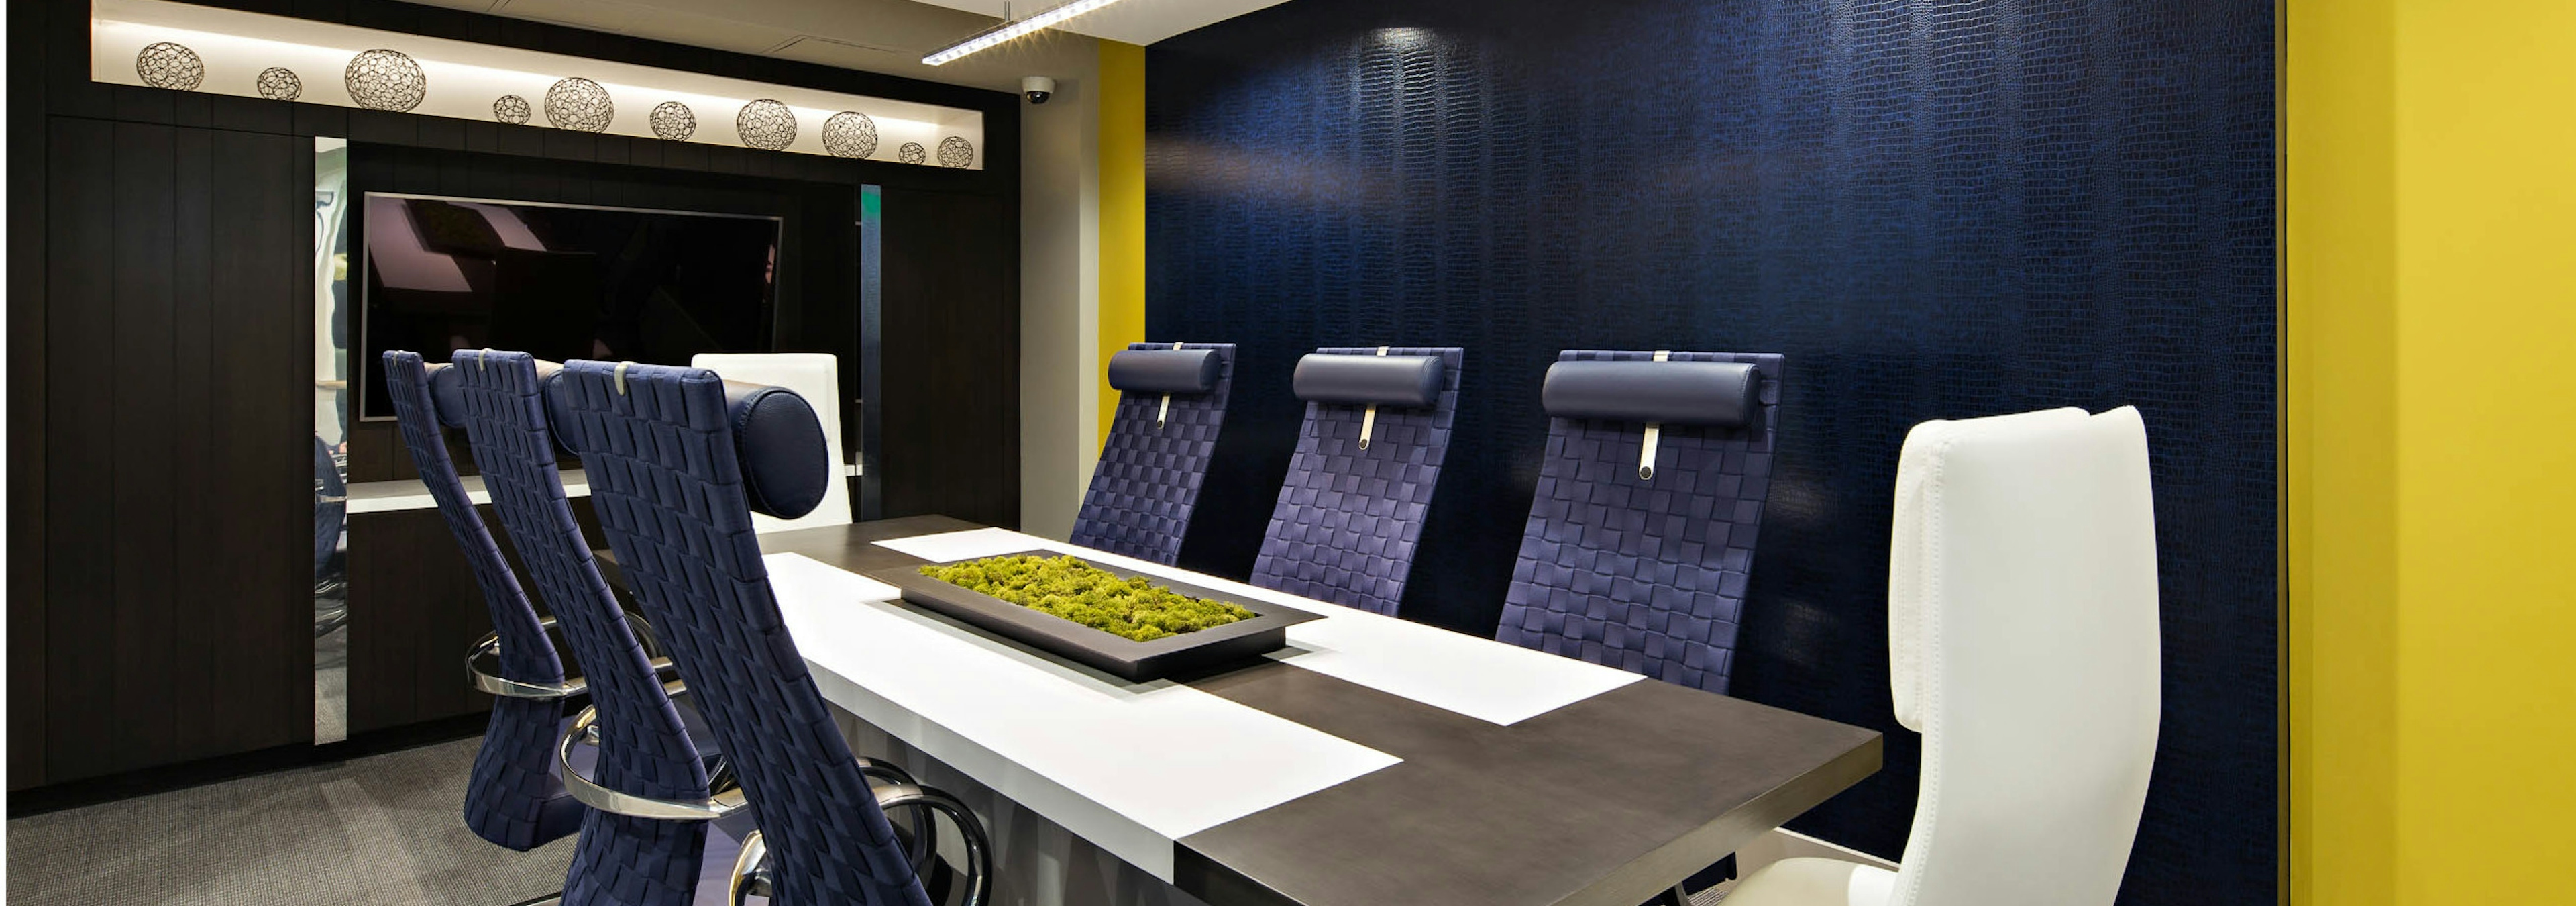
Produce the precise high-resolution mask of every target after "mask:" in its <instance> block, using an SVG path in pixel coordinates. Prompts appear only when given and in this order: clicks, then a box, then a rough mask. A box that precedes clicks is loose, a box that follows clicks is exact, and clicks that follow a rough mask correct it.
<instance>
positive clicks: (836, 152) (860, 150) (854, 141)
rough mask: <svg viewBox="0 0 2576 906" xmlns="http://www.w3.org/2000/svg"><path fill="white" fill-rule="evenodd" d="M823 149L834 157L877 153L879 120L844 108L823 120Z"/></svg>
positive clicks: (867, 155) (868, 155) (863, 155)
mask: <svg viewBox="0 0 2576 906" xmlns="http://www.w3.org/2000/svg"><path fill="white" fill-rule="evenodd" d="M823 150H825V151H830V152H832V156H833V157H870V156H873V155H875V154H876V153H877V121H876V120H873V119H870V118H868V115H867V114H864V113H860V112H857V111H854V110H843V111H841V112H839V113H835V114H832V118H831V119H828V120H824V121H823Z"/></svg>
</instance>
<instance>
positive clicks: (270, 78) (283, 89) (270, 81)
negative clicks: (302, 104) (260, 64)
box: [256, 66, 304, 101]
mask: <svg viewBox="0 0 2576 906" xmlns="http://www.w3.org/2000/svg"><path fill="white" fill-rule="evenodd" d="M256 85H257V87H258V88H259V96H260V97H264V98H267V99H269V100H272V101H292V100H295V99H296V98H297V97H300V96H302V95H303V94H304V80H303V79H300V78H297V77H296V76H295V70H292V69H288V68H286V67H284V66H271V67H269V68H267V69H262V70H260V71H259V80H258V82H257V83H256Z"/></svg>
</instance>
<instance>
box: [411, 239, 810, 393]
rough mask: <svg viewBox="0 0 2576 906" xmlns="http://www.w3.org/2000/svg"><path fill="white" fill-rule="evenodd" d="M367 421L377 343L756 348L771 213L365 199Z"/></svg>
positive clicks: (610, 351) (626, 356) (683, 352)
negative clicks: (767, 215) (768, 214)
mask: <svg viewBox="0 0 2576 906" xmlns="http://www.w3.org/2000/svg"><path fill="white" fill-rule="evenodd" d="M364 216H365V220H364V226H363V230H364V233H363V241H364V242H365V244H366V264H365V268H366V284H365V287H366V288H365V293H366V295H365V297H364V298H365V306H366V318H365V321H364V322H363V324H364V328H363V329H364V334H365V345H364V347H363V348H362V349H361V350H360V352H361V354H362V355H363V356H364V365H363V367H364V368H365V369H366V374H367V376H368V379H367V380H366V381H365V382H364V384H363V386H362V387H361V391H360V397H361V399H362V401H363V402H362V406H363V412H364V414H365V416H366V417H369V418H381V417H390V416H391V415H393V406H392V404H391V403H390V402H389V401H387V400H386V399H385V398H384V395H383V394H381V393H372V392H367V388H372V387H374V386H376V379H377V378H379V377H381V376H382V375H383V373H384V353H385V350H388V349H410V350H417V351H419V352H420V353H421V354H422V356H423V357H425V358H427V359H429V360H430V361H432V362H444V361H447V359H448V353H449V352H451V351H453V350H457V349H482V348H486V347H489V348H493V349H515V350H523V351H526V352H529V353H532V354H534V355H535V356H536V357H538V358H541V359H548V360H552V361H557V362H561V361H566V360H570V359H610V360H619V361H636V362H649V363H654V364H687V363H688V361H689V358H690V357H691V356H694V355H696V354H698V353H701V352H767V351H769V350H770V348H771V341H770V337H771V334H772V330H773V325H774V323H775V322H774V317H773V308H774V306H775V303H776V299H777V283H778V224H779V222H778V220H777V219H776V218H770V217H744V216H735V215H717V214H692V213H685V212H679V211H640V210H631V209H622V208H592V207H574V206H564V205H544V204H531V203H521V202H505V201H482V200H475V199H462V198H436V197H425V196H414V195H393V194H384V193H368V194H367V196H366V204H365V208H364Z"/></svg>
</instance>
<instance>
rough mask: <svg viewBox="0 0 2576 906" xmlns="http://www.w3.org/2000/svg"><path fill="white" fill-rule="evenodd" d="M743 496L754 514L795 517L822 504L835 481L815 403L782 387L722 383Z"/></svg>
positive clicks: (829, 453) (783, 517) (726, 416)
mask: <svg viewBox="0 0 2576 906" xmlns="http://www.w3.org/2000/svg"><path fill="white" fill-rule="evenodd" d="M724 386H725V418H726V419H727V420H728V421H730V422H732V424H733V442H734V455H735V458H736V459H738V460H740V461H741V464H742V487H743V495H744V496H745V497H748V498H750V502H751V509H752V511H753V512H757V513H766V514H769V515H771V516H776V517H778V518H780V519H794V518H796V517H799V516H803V515H805V514H807V513H811V512H813V511H814V508H815V507H817V506H820V505H822V503H823V490H824V489H825V488H827V487H829V486H830V482H831V481H833V480H834V477H833V475H832V472H833V469H832V452H831V446H830V445H829V444H827V443H825V442H824V439H823V420H822V419H821V418H819V417H817V416H816V415H815V414H814V407H813V406H812V405H811V404H808V403H807V402H805V398H804V397H802V396H798V395H797V394H796V391H793V390H789V389H787V388H785V387H771V386H768V385H765V384H746V383H741V382H737V381H726V382H725V385H724Z"/></svg>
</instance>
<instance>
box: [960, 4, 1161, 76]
mask: <svg viewBox="0 0 2576 906" xmlns="http://www.w3.org/2000/svg"><path fill="white" fill-rule="evenodd" d="M1116 2H1118V0H1067V2H1065V3H1060V4H1057V5H1055V6H1052V7H1048V8H1047V9H1045V10H1043V11H1040V12H1039V13H1038V14H1036V15H1033V16H1030V17H1028V18H1026V19H1020V20H1017V21H1007V22H1003V23H1002V24H1000V25H996V26H993V27H991V28H987V29H985V30H983V31H980V32H976V33H975V36H974V37H971V38H967V39H966V40H963V41H959V42H957V43H955V44H951V45H948V46H947V47H945V48H942V49H940V50H938V51H934V52H932V53H931V55H929V56H926V57H923V58H921V62H922V64H923V65H927V66H937V65H939V64H942V63H946V62H948V61H951V60H955V59H957V58H959V57H963V56H965V55H967V54H971V53H974V52H976V51H979V50H984V49H986V48H990V47H992V46H994V45H997V44H1001V43H1003V42H1005V41H1009V40H1012V39H1014V38H1019V37H1022V36H1025V35H1028V34H1029V33H1031V32H1035V31H1037V30H1038V29H1041V28H1046V27H1048V26H1051V25H1054V24H1056V23H1058V22H1062V21H1064V20H1067V19H1071V18H1073V17H1075V16H1079V15H1082V14H1083V13H1087V12H1090V11H1092V10H1095V9H1099V8H1101V7H1104V6H1108V5H1109V4H1112V3H1116ZM1002 17H1003V18H1005V19H1008V18H1010V8H1009V7H1008V6H1004V7H1003V9H1002Z"/></svg>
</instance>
